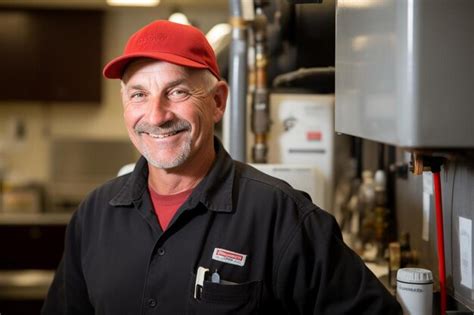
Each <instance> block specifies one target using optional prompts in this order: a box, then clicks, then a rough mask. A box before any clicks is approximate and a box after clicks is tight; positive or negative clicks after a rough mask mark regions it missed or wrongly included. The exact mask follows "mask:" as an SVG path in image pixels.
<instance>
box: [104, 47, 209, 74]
mask: <svg viewBox="0 0 474 315" xmlns="http://www.w3.org/2000/svg"><path fill="white" fill-rule="evenodd" d="M138 58H151V59H156V60H162V61H167V62H170V63H174V64H177V65H180V66H185V67H191V68H197V69H209V71H211V72H212V73H213V74H214V75H215V76H217V77H218V75H217V74H216V73H214V72H213V71H212V69H210V68H209V67H208V66H207V65H203V64H201V63H198V62H196V61H193V60H191V59H188V58H184V57H181V56H177V55H174V54H169V53H163V52H154V53H137V54H128V55H125V56H120V57H117V58H115V59H113V60H112V61H110V62H109V63H108V64H107V65H106V66H105V67H104V71H103V75H104V77H106V78H108V79H121V78H122V76H123V73H124V71H125V68H126V67H127V65H128V64H129V63H130V62H131V61H132V60H134V59H138Z"/></svg>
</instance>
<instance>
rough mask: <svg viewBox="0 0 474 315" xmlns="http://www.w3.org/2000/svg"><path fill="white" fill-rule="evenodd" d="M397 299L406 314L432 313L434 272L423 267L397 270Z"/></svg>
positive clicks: (426, 314)
mask: <svg viewBox="0 0 474 315" xmlns="http://www.w3.org/2000/svg"><path fill="white" fill-rule="evenodd" d="M397 300H398V302H399V303H400V305H401V306H402V309H403V314H404V315H431V314H432V313H431V312H432V304H433V274H432V273H431V271H430V270H427V269H422V268H402V269H399V270H398V272H397Z"/></svg>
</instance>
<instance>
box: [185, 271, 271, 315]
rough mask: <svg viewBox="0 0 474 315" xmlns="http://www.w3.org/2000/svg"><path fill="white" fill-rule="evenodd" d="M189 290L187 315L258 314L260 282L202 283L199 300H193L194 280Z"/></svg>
mask: <svg viewBox="0 0 474 315" xmlns="http://www.w3.org/2000/svg"><path fill="white" fill-rule="evenodd" d="M192 278H193V281H191V286H190V288H189V291H188V292H189V295H188V296H189V303H188V312H187V313H188V314H196V315H200V314H209V315H212V314H219V315H221V314H222V315H224V314H258V306H259V302H260V295H261V289H262V281H251V282H245V283H238V284H220V283H212V282H211V281H204V285H203V287H202V291H201V294H200V298H199V299H195V298H194V295H193V294H194V282H195V281H194V280H195V275H193V277H192Z"/></svg>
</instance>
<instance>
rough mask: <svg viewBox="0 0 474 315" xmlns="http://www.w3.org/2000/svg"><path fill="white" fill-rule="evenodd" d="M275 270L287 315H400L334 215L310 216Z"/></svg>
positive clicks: (313, 213) (318, 213) (277, 289)
mask: <svg viewBox="0 0 474 315" xmlns="http://www.w3.org/2000/svg"><path fill="white" fill-rule="evenodd" d="M279 261H280V263H279V264H278V265H276V266H275V269H274V276H275V279H276V281H275V282H274V290H275V293H276V295H277V298H278V299H279V300H280V302H281V303H282V306H283V308H284V309H285V311H286V312H287V313H289V314H331V315H337V314H384V315H390V314H402V311H401V308H400V305H399V304H398V302H397V301H396V300H395V298H394V297H393V296H392V295H391V294H390V293H389V292H388V291H387V290H386V289H385V287H384V286H383V285H382V284H381V282H380V281H379V280H378V279H377V278H376V277H375V275H374V274H373V273H372V272H371V271H370V270H369V269H368V268H367V267H366V266H365V264H364V262H363V261H362V260H361V259H360V257H359V256H358V255H357V254H356V253H354V252H353V251H352V250H351V249H349V247H347V246H346V245H345V244H344V242H343V241H342V236H341V232H340V229H339V227H338V225H337V223H336V221H335V220H334V218H333V217H332V216H330V215H329V214H327V213H325V212H324V211H322V210H319V209H316V210H315V211H310V212H309V213H306V216H305V217H304V218H303V220H302V221H301V223H300V225H299V226H297V227H296V228H295V229H294V231H293V232H292V234H291V235H290V238H289V240H288V242H287V243H286V244H285V246H284V248H283V250H282V252H281V259H280V260H279Z"/></svg>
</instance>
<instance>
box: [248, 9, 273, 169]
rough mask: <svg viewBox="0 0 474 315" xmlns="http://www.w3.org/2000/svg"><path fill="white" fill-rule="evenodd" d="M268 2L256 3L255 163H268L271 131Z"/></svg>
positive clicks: (253, 120) (253, 109) (253, 148)
mask: <svg viewBox="0 0 474 315" xmlns="http://www.w3.org/2000/svg"><path fill="white" fill-rule="evenodd" d="M266 4H267V1H264V0H258V1H255V7H256V8H255V9H256V10H255V12H256V15H255V23H254V34H255V59H256V60H255V73H256V80H255V92H254V97H253V104H252V131H253V133H254V145H253V147H252V160H253V162H255V163H266V162H267V153H268V144H267V134H268V132H269V130H270V113H269V111H270V106H269V92H268V87H267V65H268V56H267V47H266V46H267V24H268V20H267V17H266V16H265V14H264V13H263V6H264V5H266Z"/></svg>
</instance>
